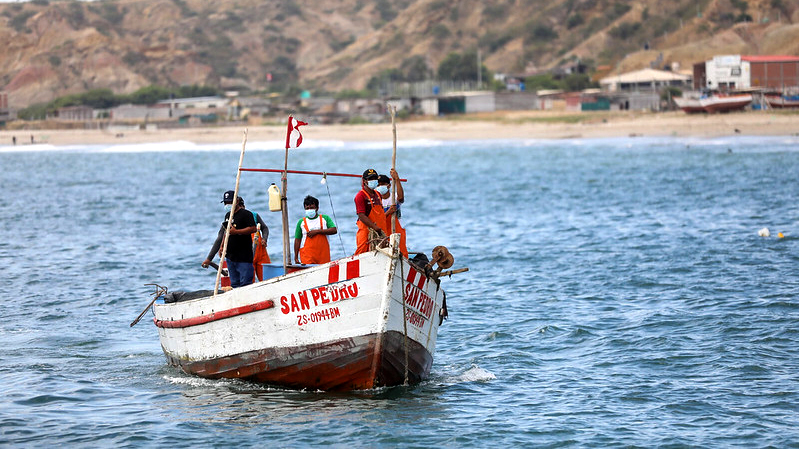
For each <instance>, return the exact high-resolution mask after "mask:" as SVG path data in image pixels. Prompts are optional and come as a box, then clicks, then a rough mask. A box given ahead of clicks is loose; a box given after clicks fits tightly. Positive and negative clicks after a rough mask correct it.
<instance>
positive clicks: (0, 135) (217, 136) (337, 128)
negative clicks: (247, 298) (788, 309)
mask: <svg viewBox="0 0 799 449" xmlns="http://www.w3.org/2000/svg"><path fill="white" fill-rule="evenodd" d="M245 128H247V130H248V140H249V141H282V140H284V139H285V132H286V128H285V127H284V126H283V125H241V126H218V127H198V128H178V129H158V130H147V131H145V130H123V131H107V130H25V129H17V130H8V129H5V130H1V131H0V146H8V145H12V139H13V137H16V140H17V146H19V147H20V149H24V147H25V146H26V145H28V146H29V145H30V142H31V136H33V142H34V143H37V144H49V145H54V146H67V145H124V144H141V143H155V142H173V141H188V142H192V143H195V144H225V143H240V142H241V141H242V137H243V131H244V129H245ZM302 131H303V136H304V137H305V139H309V140H336V141H343V142H363V141H378V142H379V141H391V139H392V131H391V124H390V123H380V124H359V125H343V124H342V125H314V124H311V125H308V126H306V127H303V128H302ZM734 135H747V136H766V135H768V136H780V135H799V112H787V111H746V112H736V113H729V114H714V115H704V114H701V115H688V114H685V113H683V112H681V111H675V112H662V113H633V112H624V113H622V112H604V113H581V112H552V111H509V112H495V113H490V114H489V113H486V114H469V115H459V116H448V117H440V118H428V119H411V120H405V121H399V122H398V123H397V139H398V141H399V142H402V141H403V140H419V139H430V140H448V141H457V140H481V139H570V138H571V139H574V138H608V137H664V136H668V137H699V138H712V137H722V136H734Z"/></svg>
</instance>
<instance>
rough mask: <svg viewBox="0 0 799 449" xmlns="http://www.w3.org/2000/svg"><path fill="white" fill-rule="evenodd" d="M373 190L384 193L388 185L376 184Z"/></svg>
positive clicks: (386, 191)
mask: <svg viewBox="0 0 799 449" xmlns="http://www.w3.org/2000/svg"><path fill="white" fill-rule="evenodd" d="M375 191H377V193H379V194H381V195H385V194H386V193H388V186H377V187H375Z"/></svg>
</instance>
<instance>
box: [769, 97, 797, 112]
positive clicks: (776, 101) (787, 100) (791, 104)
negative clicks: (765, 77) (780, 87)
mask: <svg viewBox="0 0 799 449" xmlns="http://www.w3.org/2000/svg"><path fill="white" fill-rule="evenodd" d="M765 99H766V103H768V105H769V107H771V108H777V109H783V108H799V95H779V94H776V95H765Z"/></svg>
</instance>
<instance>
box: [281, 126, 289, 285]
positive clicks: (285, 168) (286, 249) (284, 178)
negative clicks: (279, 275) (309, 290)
mask: <svg viewBox="0 0 799 449" xmlns="http://www.w3.org/2000/svg"><path fill="white" fill-rule="evenodd" d="M289 120H290V119H289ZM288 169H289V147H288V146H287V147H286V156H285V158H284V159H283V176H281V185H282V186H283V191H282V192H281V195H280V209H281V212H282V218H283V220H282V221H283V274H286V272H287V271H288V266H289V263H290V262H291V254H290V253H289V212H288V200H287V197H286V188H287V187H288Z"/></svg>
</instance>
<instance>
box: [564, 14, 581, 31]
mask: <svg viewBox="0 0 799 449" xmlns="http://www.w3.org/2000/svg"><path fill="white" fill-rule="evenodd" d="M583 22H585V19H583V16H582V15H580V14H579V13H578V14H572V15H570V16H569V17H568V18H567V19H566V28H568V29H572V28H574V27H578V26H580V25H582V24H583Z"/></svg>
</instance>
